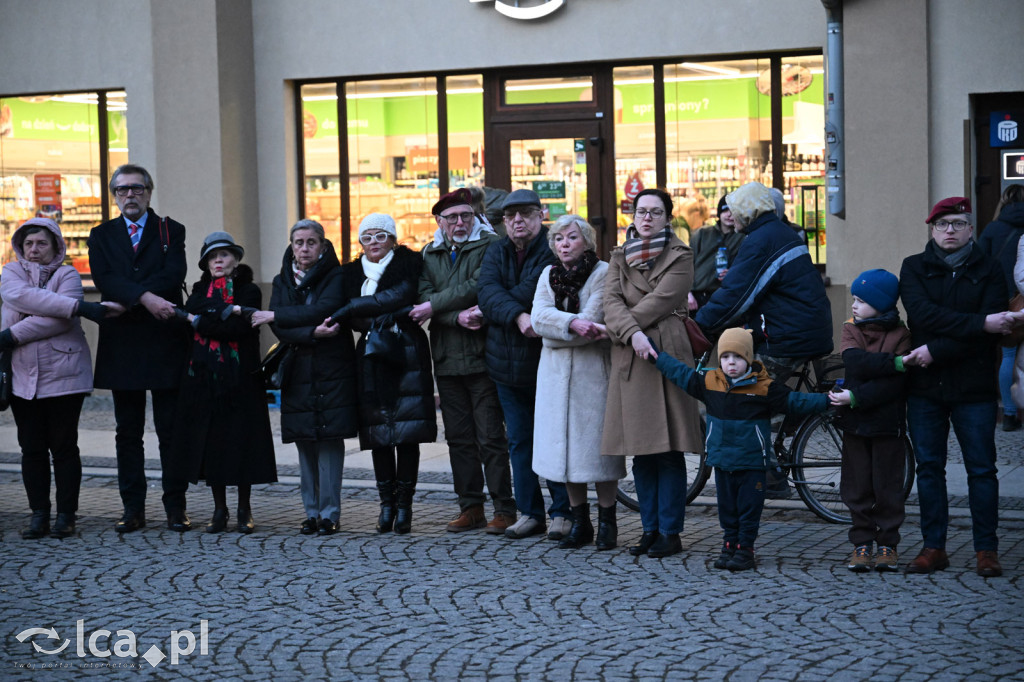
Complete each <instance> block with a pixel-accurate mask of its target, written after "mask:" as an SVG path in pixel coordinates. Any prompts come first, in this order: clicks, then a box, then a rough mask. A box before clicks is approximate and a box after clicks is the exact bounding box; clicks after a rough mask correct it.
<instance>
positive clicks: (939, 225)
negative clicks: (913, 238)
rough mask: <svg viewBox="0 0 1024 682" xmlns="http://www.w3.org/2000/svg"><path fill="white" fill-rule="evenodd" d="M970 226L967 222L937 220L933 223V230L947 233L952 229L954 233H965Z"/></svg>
mask: <svg viewBox="0 0 1024 682" xmlns="http://www.w3.org/2000/svg"><path fill="white" fill-rule="evenodd" d="M968 225H970V223H969V222H967V221H966V220H953V221H949V220H936V221H935V222H934V223H932V229H935V230H938V231H939V232H945V231H946V230H947V229H948V228H950V227H952V228H953V231H954V232H963V231H964V230H966V229H967V226H968Z"/></svg>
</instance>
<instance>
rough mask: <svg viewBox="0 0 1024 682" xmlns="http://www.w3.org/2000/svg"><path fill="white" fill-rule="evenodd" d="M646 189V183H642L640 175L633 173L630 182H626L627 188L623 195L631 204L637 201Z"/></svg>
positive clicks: (623, 190) (624, 189)
mask: <svg viewBox="0 0 1024 682" xmlns="http://www.w3.org/2000/svg"><path fill="white" fill-rule="evenodd" d="M643 189H644V183H642V182H640V174H639V173H633V175H632V176H630V178H629V180H626V186H625V187H624V188H623V189H622V194H623V195H624V196H625V197H626V199H628V200H629V201H630V202H632V201H633V199H636V195H637V194H640V192H642V191H643Z"/></svg>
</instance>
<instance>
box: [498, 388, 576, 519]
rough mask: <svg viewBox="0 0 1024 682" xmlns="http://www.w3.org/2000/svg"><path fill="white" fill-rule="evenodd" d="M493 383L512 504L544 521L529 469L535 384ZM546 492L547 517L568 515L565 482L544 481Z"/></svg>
mask: <svg viewBox="0 0 1024 682" xmlns="http://www.w3.org/2000/svg"><path fill="white" fill-rule="evenodd" d="M495 385H496V386H497V387H498V400H500V401H501V409H502V411H504V413H505V430H506V431H507V432H508V454H509V459H510V460H511V463H512V489H513V490H514V491H515V497H516V507H517V508H518V509H519V513H520V514H522V515H523V516H529V517H531V518H533V519H536V520H537V521H540V522H541V523H544V520H545V515H544V497H543V495H542V494H541V492H540V479H539V478H537V474H535V473H534V472H533V408H534V402H535V401H536V398H537V387H536V386H508V385H506V384H499V383H495ZM548 492H549V493H551V506H550V507H549V508H548V512H547V513H548V515H550V516H551V518H554V517H556V516H564V517H565V518H571V517H572V512H570V511H569V493H568V492H566V490H565V484H564V483H558V482H555V481H548Z"/></svg>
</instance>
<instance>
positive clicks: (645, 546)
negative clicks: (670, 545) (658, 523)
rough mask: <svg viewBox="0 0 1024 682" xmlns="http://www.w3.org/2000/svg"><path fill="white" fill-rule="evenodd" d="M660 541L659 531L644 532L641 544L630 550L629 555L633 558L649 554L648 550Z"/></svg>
mask: <svg viewBox="0 0 1024 682" xmlns="http://www.w3.org/2000/svg"><path fill="white" fill-rule="evenodd" d="M657 540H658V531H656V530H652V531H646V530H645V531H644V534H643V535H641V536H640V542H638V543H637V544H635V545H633V546H632V547H630V548H629V553H630V554H632V555H633V556H640V555H641V554H647V550H649V549H650V548H651V545H653V544H654V543H655V542H656V541H657Z"/></svg>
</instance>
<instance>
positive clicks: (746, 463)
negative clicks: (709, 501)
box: [651, 328, 828, 571]
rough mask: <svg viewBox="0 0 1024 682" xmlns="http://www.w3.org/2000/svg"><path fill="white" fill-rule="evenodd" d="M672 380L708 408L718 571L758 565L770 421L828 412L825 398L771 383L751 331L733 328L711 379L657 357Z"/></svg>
mask: <svg viewBox="0 0 1024 682" xmlns="http://www.w3.org/2000/svg"><path fill="white" fill-rule="evenodd" d="M651 358H653V359H656V360H655V365H656V366H657V367H658V369H659V370H660V371H661V373H662V374H664V375H665V377H666V378H667V379H668V380H669V381H671V382H672V383H674V384H675V385H676V386H679V387H680V388H681V389H683V390H684V391H686V392H687V393H689V394H690V395H692V396H693V397H694V398H697V399H698V400H700V401H702V402H703V403H704V404H705V405H706V406H707V422H708V430H707V441H706V443H705V445H706V448H707V452H708V457H707V463H708V464H709V465H711V466H713V467H714V468H715V487H716V488H717V489H718V521H719V523H720V524H721V526H722V531H723V534H724V538H723V545H722V553H721V555H720V556H719V557H718V559H717V560H716V561H715V564H714V566H715V568H719V569H728V570H730V571H746V570H749V569H751V568H754V566H755V562H754V541H755V540H756V539H757V532H758V530H759V529H760V526H761V510H762V509H763V508H764V489H765V472H766V471H767V470H768V469H769V468H770V467H775V466H776V465H775V452H774V450H773V447H772V430H771V416H772V414H775V413H778V412H788V413H791V414H812V413H815V412H824V411H825V410H826V409H827V408H828V396H827V395H826V394H824V393H799V392H796V391H793V390H792V389H790V388H788V387H787V386H786V385H785V384H781V383H777V382H774V381H772V379H771V377H770V376H769V375H768V372H767V371H766V370H765V369H764V367H763V366H762V365H761V363H760V362H754V342H753V338H752V337H751V335H750V332H749V331H747V330H746V329H739V328H733V329H727V330H725V331H724V332H723V333H722V336H721V337H720V338H719V339H718V365H719V369H713V370H709V371H708V372H707V374H705V375H701V374H700V373H699V372H697V371H695V370H693V369H692V368H690V367H687V366H686V365H684V364H683V363H681V362H680V361H679V360H676V359H675V358H674V357H672V356H671V355H669V354H668V353H664V352H661V351H657V350H656V352H655V353H652V354H651Z"/></svg>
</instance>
